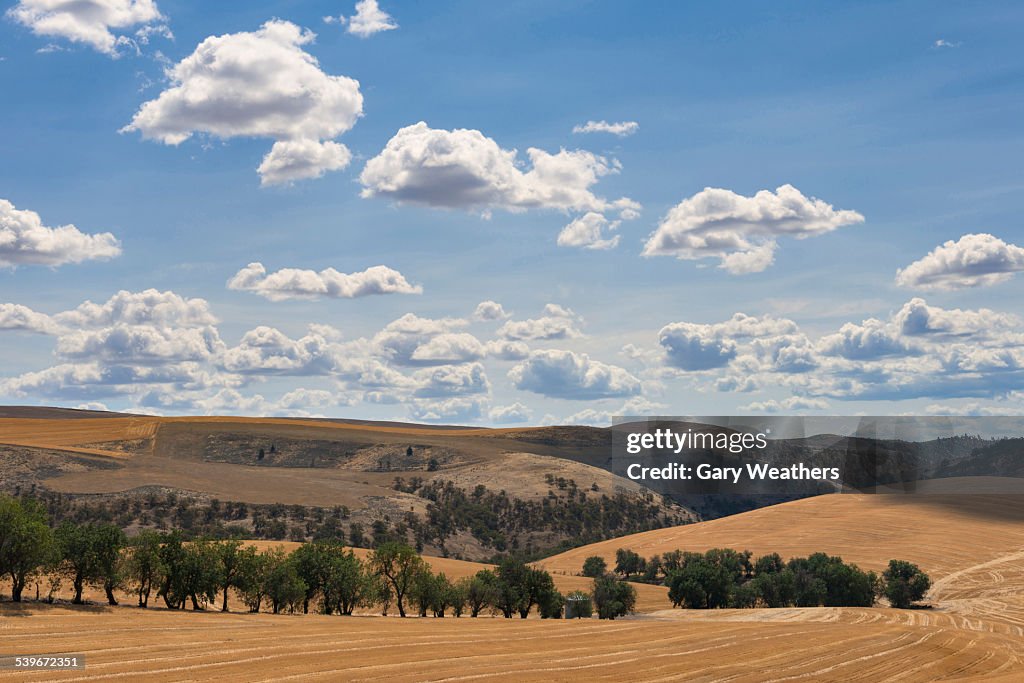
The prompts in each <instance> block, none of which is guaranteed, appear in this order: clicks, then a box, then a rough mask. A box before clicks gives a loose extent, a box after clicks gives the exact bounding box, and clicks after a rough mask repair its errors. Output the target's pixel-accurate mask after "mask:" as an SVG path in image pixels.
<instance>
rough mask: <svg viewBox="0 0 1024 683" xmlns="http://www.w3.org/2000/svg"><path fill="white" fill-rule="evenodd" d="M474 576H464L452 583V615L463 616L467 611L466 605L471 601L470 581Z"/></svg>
mask: <svg viewBox="0 0 1024 683" xmlns="http://www.w3.org/2000/svg"><path fill="white" fill-rule="evenodd" d="M472 580H473V579H472V577H469V576H464V577H462V578H461V579H459V580H458V581H455V582H454V583H452V585H451V590H450V596H451V597H450V601H451V605H452V616H455V617H461V616H462V615H463V614H465V613H466V605H467V604H468V602H469V594H468V592H469V585H468V584H469V583H470V582H472Z"/></svg>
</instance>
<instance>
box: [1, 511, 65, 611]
mask: <svg viewBox="0 0 1024 683" xmlns="http://www.w3.org/2000/svg"><path fill="white" fill-rule="evenodd" d="M57 554H58V547H57V542H56V539H55V538H54V534H53V531H52V530H51V529H50V526H49V524H47V515H46V511H45V509H44V508H43V506H42V505H41V504H40V503H38V502H37V501H34V500H30V499H25V500H20V501H19V500H17V499H15V498H11V497H9V496H0V576H5V575H6V576H8V577H10V580H11V600H13V601H14V602H21V594H22V591H23V590H24V588H25V586H26V585H27V583H28V582H29V580H30V579H31V578H32V577H34V576H35V575H36V574H37V573H38V572H39V570H40V569H41V568H42V567H44V566H46V565H49V564H50V563H52V562H53V561H54V560H55V559H56V557H57Z"/></svg>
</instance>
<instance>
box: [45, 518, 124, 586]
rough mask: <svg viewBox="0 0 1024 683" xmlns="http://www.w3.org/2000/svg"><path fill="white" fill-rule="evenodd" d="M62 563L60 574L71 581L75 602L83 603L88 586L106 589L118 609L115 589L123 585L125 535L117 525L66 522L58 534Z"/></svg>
mask: <svg viewBox="0 0 1024 683" xmlns="http://www.w3.org/2000/svg"><path fill="white" fill-rule="evenodd" d="M56 537H57V545H58V547H59V549H60V557H61V563H60V565H59V566H58V571H59V572H60V573H61V574H62V575H64V576H65V577H67V578H69V579H71V583H72V586H73V587H74V590H75V597H74V600H73V601H72V602H74V604H76V605H80V604H81V603H82V589H83V588H84V587H85V585H86V584H90V585H97V586H102V587H103V589H104V591H105V592H106V595H107V601H108V602H109V603H110V604H111V605H116V604H117V600H116V599H115V598H114V593H113V591H114V589H115V588H117V587H118V586H119V585H120V583H121V574H120V553H121V548H122V547H123V546H124V544H125V535H124V532H123V531H121V529H120V528H118V527H116V526H114V525H113V524H75V523H73V522H64V523H63V524H61V525H60V526H59V527H57V531H56Z"/></svg>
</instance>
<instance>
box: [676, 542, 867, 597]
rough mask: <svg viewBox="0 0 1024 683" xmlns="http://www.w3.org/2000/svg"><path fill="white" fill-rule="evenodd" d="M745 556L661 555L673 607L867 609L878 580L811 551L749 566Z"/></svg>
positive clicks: (724, 552)
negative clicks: (808, 553) (809, 553)
mask: <svg viewBox="0 0 1024 683" xmlns="http://www.w3.org/2000/svg"><path fill="white" fill-rule="evenodd" d="M750 557H751V555H750V552H749V551H748V552H743V553H739V552H736V551H735V550H729V549H721V548H714V549H711V550H709V551H707V552H706V553H703V554H701V553H691V552H685V553H678V554H675V553H665V554H664V555H663V556H662V564H663V566H664V567H666V568H667V570H666V579H665V583H666V585H667V586H668V587H669V598H670V599H671V600H672V604H673V605H674V606H677V607H678V606H683V607H687V608H691V609H717V608H722V607H761V606H763V607H793V606H795V607H818V606H822V605H824V606H827V607H870V606H871V605H873V604H874V601H875V594H876V590H877V589H876V586H877V583H878V579H877V577H876V576H875V574H874V573H872V572H864V571H861V570H860V569H859V568H858V567H857V565H853V564H846V563H844V562H843V561H842V559H841V558H839V557H830V556H829V555H826V554H825V553H815V554H813V555H811V556H809V557H802V558H793V559H791V560H790V561H789V562H788V563H784V562H783V561H782V558H781V557H780V556H779V555H778V554H777V553H772V554H770V555H765V556H763V557H759V558H758V559H757V561H756V562H754V563H751V561H750Z"/></svg>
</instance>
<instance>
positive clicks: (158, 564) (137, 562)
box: [125, 530, 164, 608]
mask: <svg viewBox="0 0 1024 683" xmlns="http://www.w3.org/2000/svg"><path fill="white" fill-rule="evenodd" d="M162 543H163V537H162V536H161V535H160V534H159V533H158V532H156V531H151V530H143V531H141V532H139V535H138V536H136V537H135V538H133V539H132V540H131V542H130V544H129V545H128V553H127V556H126V558H125V574H126V578H127V580H128V582H129V585H131V586H132V587H133V588H134V590H135V592H136V593H137V594H138V596H139V607H142V608H145V607H148V606H149V595H150V592H151V591H152V590H153V587H154V586H156V585H158V584H159V583H160V580H161V578H162V577H163V574H164V565H163V560H162V559H161V557H160V548H161V545H162Z"/></svg>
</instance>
